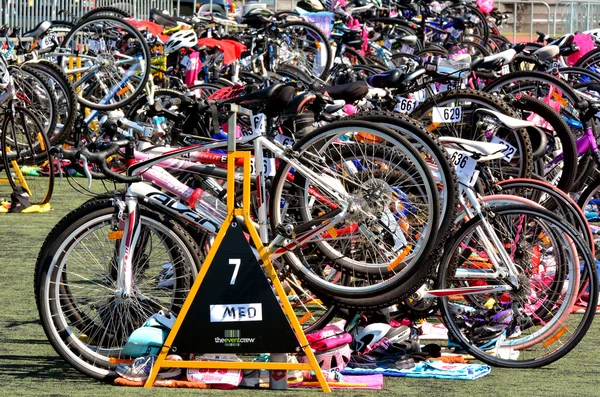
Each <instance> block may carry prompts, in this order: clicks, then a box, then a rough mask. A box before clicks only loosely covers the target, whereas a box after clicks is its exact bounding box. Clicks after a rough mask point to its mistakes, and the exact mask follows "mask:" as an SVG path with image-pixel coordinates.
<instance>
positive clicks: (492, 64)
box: [471, 48, 517, 70]
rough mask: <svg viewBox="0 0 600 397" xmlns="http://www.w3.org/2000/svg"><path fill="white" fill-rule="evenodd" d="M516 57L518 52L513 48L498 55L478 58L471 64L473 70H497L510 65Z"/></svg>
mask: <svg viewBox="0 0 600 397" xmlns="http://www.w3.org/2000/svg"><path fill="white" fill-rule="evenodd" d="M516 55H517V51H515V50H514V49H512V48H511V49H508V50H506V51H502V52H499V53H498V54H494V55H489V56H487V57H484V58H478V59H476V60H474V61H473V62H471V69H488V70H489V69H496V67H498V66H501V65H506V64H508V63H510V62H511V61H512V60H513V58H514V57H515V56H516Z"/></svg>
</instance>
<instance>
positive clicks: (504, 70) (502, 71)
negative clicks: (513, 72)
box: [500, 65, 510, 76]
mask: <svg viewBox="0 0 600 397" xmlns="http://www.w3.org/2000/svg"><path fill="white" fill-rule="evenodd" d="M509 73H510V66H508V65H504V66H502V69H500V74H501V75H502V76H504V75H505V74H509Z"/></svg>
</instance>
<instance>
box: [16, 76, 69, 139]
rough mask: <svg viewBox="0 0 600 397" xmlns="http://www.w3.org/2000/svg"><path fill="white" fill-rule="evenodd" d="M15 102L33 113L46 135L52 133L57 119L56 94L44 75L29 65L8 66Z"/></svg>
mask: <svg viewBox="0 0 600 397" xmlns="http://www.w3.org/2000/svg"><path fill="white" fill-rule="evenodd" d="M9 71H10V75H11V77H12V79H13V82H14V84H15V89H16V90H17V102H18V103H19V104H20V105H22V106H23V107H26V108H27V109H29V110H30V111H32V112H33V114H35V116H36V117H37V118H38V120H39V121H40V122H41V123H42V125H43V126H44V132H45V133H46V135H47V136H52V135H54V132H55V131H56V123H57V120H58V105H57V103H56V95H55V92H54V89H53V88H52V87H51V85H50V83H49V81H48V79H47V78H46V76H45V75H43V74H42V73H40V72H38V71H37V70H34V69H32V68H29V67H22V68H20V67H16V66H9Z"/></svg>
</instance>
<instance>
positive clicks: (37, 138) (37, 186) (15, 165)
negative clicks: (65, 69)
mask: <svg viewBox="0 0 600 397" xmlns="http://www.w3.org/2000/svg"><path fill="white" fill-rule="evenodd" d="M19 116H20V117H19ZM15 118H16V119H20V120H21V121H22V122H23V123H22V126H23V129H22V131H24V134H23V136H22V138H24V139H19V137H18V136H17V134H19V135H22V134H21V132H17V131H16V130H15V127H14V126H15V121H16V120H15ZM32 124H33V125H32ZM11 125H12V127H10V126H11ZM27 126H29V127H27ZM31 127H33V128H34V129H35V131H33V133H34V134H35V135H33V134H31V133H30V128H31ZM2 159H3V161H4V169H5V171H6V174H7V176H8V181H9V183H10V186H11V187H12V188H13V190H15V189H16V188H17V187H18V186H21V187H23V188H24V190H25V191H27V193H28V194H29V202H30V203H31V204H32V205H42V204H47V203H49V202H50V198H51V197H52V191H53V190H54V158H53V157H52V155H51V154H50V142H49V140H48V137H47V136H46V134H45V133H44V128H43V127H42V125H41V123H40V121H39V120H38V119H37V117H36V116H35V115H34V114H33V113H32V112H31V111H29V110H28V109H25V108H23V107H20V106H15V107H14V116H13V115H11V114H8V113H6V114H5V115H4V120H3V121H2ZM44 163H46V165H47V166H48V167H47V168H48V171H47V176H40V175H39V172H40V171H39V169H38V166H40V165H42V164H44ZM23 167H28V168H29V169H25V168H23ZM11 169H14V174H13V171H11ZM19 174H20V175H21V176H19Z"/></svg>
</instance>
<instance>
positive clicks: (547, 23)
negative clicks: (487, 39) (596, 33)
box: [497, 0, 600, 41]
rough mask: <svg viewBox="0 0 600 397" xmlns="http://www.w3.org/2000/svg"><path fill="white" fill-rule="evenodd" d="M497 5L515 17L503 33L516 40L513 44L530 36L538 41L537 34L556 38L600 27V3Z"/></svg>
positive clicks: (506, 0)
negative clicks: (525, 36)
mask: <svg viewBox="0 0 600 397" xmlns="http://www.w3.org/2000/svg"><path fill="white" fill-rule="evenodd" d="M497 3H498V6H499V8H500V9H501V10H502V11H508V12H510V13H512V15H511V17H510V18H509V19H508V21H506V22H505V24H504V27H503V29H502V33H503V34H505V35H506V36H507V37H509V38H511V36H512V39H513V41H517V37H519V38H521V39H522V38H523V35H527V34H528V35H529V38H530V39H535V38H537V34H536V31H540V32H544V33H548V34H550V35H551V36H553V37H556V36H557V35H561V34H564V33H572V32H576V31H586V30H590V29H595V28H598V27H600V26H599V24H600V1H597V0H563V1H558V2H552V1H548V2H545V1H537V0H531V1H529V0H497Z"/></svg>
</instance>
